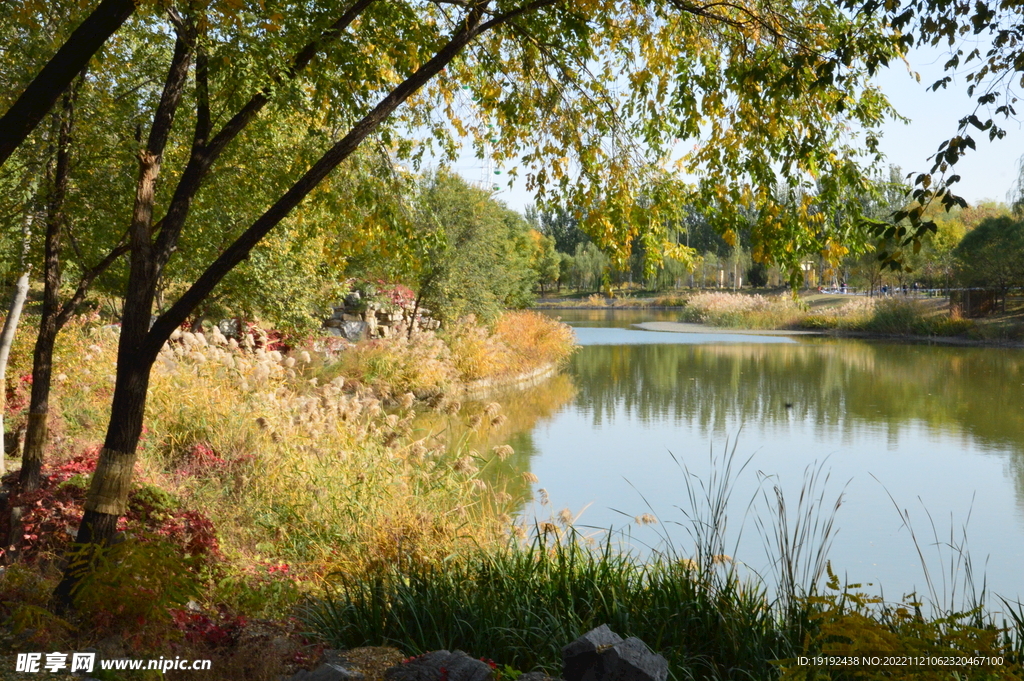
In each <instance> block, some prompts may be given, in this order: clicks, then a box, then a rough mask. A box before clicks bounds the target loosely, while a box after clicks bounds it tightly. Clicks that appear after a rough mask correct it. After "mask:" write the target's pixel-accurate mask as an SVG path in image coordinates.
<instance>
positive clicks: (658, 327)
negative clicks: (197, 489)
mask: <svg viewBox="0 0 1024 681" xmlns="http://www.w3.org/2000/svg"><path fill="white" fill-rule="evenodd" d="M633 326H635V327H636V328H638V329H643V330H644V331H671V332H673V333H729V334H738V335H743V336H823V335H825V333H824V332H823V331H811V330H786V329H783V330H771V329H730V328H724V327H721V326H707V325H705V324H690V323H688V322H643V323H641V324H634V325H633Z"/></svg>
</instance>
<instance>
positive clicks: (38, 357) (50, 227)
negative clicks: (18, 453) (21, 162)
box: [19, 72, 85, 491]
mask: <svg viewBox="0 0 1024 681" xmlns="http://www.w3.org/2000/svg"><path fill="white" fill-rule="evenodd" d="M84 76H85V74H84V72H83V73H82V74H81V75H80V77H79V80H78V86H77V87H75V88H74V89H72V90H69V91H68V92H66V93H64V104H63V107H62V110H61V113H60V126H59V132H58V134H57V162H56V164H55V168H54V172H53V188H52V190H51V194H50V200H49V202H48V206H47V211H46V246H45V252H44V256H43V309H42V315H41V318H40V321H39V333H38V335H37V336H36V346H35V349H34V350H33V353H32V397H31V401H30V403H29V410H28V427H27V428H26V430H25V448H24V451H23V453H22V458H21V475H20V477H19V480H20V483H21V488H22V490H23V491H29V490H34V489H36V488H37V487H38V486H39V475H40V471H41V470H42V466H43V452H44V450H45V448H46V425H47V423H46V422H47V415H48V413H49V410H50V383H51V376H52V373H53V347H54V343H55V341H56V339H57V332H58V331H59V330H60V326H59V325H58V322H57V317H58V314H59V313H60V310H59V309H58V302H59V301H58V296H59V294H60V242H61V236H62V231H63V226H64V197H65V196H66V195H67V188H68V175H69V169H70V165H71V164H70V158H71V131H72V128H73V127H74V100H75V96H76V94H77V91H78V88H79V87H81V84H82V82H83V81H84V79H85V78H84Z"/></svg>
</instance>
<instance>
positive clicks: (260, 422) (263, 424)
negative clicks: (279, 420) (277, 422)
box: [256, 416, 270, 430]
mask: <svg viewBox="0 0 1024 681" xmlns="http://www.w3.org/2000/svg"><path fill="white" fill-rule="evenodd" d="M256 424H257V425H258V426H259V427H260V429H262V430H267V429H268V428H270V422H269V421H267V419H266V418H264V417H262V416H261V417H259V418H258V419H256Z"/></svg>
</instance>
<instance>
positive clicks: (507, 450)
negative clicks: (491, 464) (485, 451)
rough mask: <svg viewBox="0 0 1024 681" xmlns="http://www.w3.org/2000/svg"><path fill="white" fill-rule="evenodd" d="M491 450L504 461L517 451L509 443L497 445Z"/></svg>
mask: <svg viewBox="0 0 1024 681" xmlns="http://www.w3.org/2000/svg"><path fill="white" fill-rule="evenodd" d="M491 451H493V452H494V455H495V456H497V457H498V459H499V460H500V461H504V460H505V459H507V458H508V457H510V456H512V455H513V454H515V453H516V451H515V450H514V449H512V447H511V446H509V445H501V446H499V447H495V448H494V449H492V450H491Z"/></svg>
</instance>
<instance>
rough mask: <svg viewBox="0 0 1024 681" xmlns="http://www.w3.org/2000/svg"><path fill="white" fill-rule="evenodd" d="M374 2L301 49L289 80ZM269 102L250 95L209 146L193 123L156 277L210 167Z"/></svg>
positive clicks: (266, 95) (159, 242) (158, 247)
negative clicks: (204, 142) (186, 160)
mask: <svg viewBox="0 0 1024 681" xmlns="http://www.w3.org/2000/svg"><path fill="white" fill-rule="evenodd" d="M373 2H375V0H356V2H355V3H354V4H353V5H352V6H351V7H349V8H348V10H346V11H345V13H344V14H343V15H342V16H341V17H339V18H338V20H337V21H335V22H334V23H333V24H331V26H329V27H328V28H327V29H325V30H324V31H323V32H322V33H321V34H320V36H319V37H318V38H317V39H315V40H312V41H310V42H309V43H308V44H307V45H306V46H305V47H303V48H302V49H301V50H300V51H299V52H298V54H296V55H295V58H294V60H293V61H292V66H291V67H290V68H289V69H288V78H295V77H296V76H297V75H298V74H299V71H301V70H302V69H303V68H305V67H306V66H307V65H308V64H309V62H310V61H311V60H312V59H313V57H314V56H315V55H316V52H317V50H318V49H320V48H322V47H323V46H324V45H325V44H326V43H328V42H330V41H332V40H336V39H337V38H338V37H339V36H341V35H342V33H343V32H344V31H345V29H347V28H348V27H349V25H350V24H351V23H352V22H353V21H355V20H356V18H357V17H358V16H359V15H360V14H362V12H363V11H364V10H365V9H366V8H367V7H369V6H370V5H371V4H373ZM197 66H198V61H197ZM197 78H198V71H197ZM269 101H270V89H269V88H264V89H263V91H261V92H259V93H257V94H255V95H253V97H252V99H250V100H249V101H248V102H246V103H245V105H244V106H242V108H241V109H239V111H238V113H236V114H235V115H234V116H232V117H231V119H230V120H229V121H228V122H227V123H225V124H224V127H222V128H221V130H220V132H218V133H217V134H216V136H214V138H213V139H212V140H210V142H209V143H208V144H199V143H198V142H199V140H200V139H201V138H202V139H204V141H205V135H208V134H209V132H208V131H207V132H206V133H205V134H204V135H200V132H201V130H200V122H199V120H197V121H196V138H195V140H194V142H193V145H192V153H191V156H190V158H189V161H188V164H187V165H186V166H185V170H184V171H183V172H182V174H181V178H180V179H179V180H178V186H177V187H176V188H175V190H174V196H173V197H172V199H171V204H170V207H169V208H168V209H167V213H166V215H164V217H163V219H162V220H161V221H160V222H161V229H160V233H159V235H158V236H157V239H156V244H155V246H154V249H155V253H156V258H157V260H156V271H157V273H158V274H159V272H161V271H162V270H163V268H164V267H165V266H166V265H167V261H168V260H169V259H170V257H171V254H172V253H173V252H174V249H175V248H176V247H177V243H178V238H179V236H180V235H181V230H182V228H183V227H184V225H185V220H186V219H187V218H188V213H189V210H190V208H191V205H192V199H193V198H195V195H196V194H197V193H198V192H199V188H200V187H201V186H202V183H203V180H204V179H205V178H206V175H207V173H208V172H209V170H210V167H211V166H212V165H213V163H214V162H215V161H216V160H217V158H218V157H219V156H220V154H221V152H223V151H224V149H225V148H226V147H227V145H228V144H229V143H230V142H231V141H232V140H233V139H235V137H237V136H238V134H239V133H241V132H242V130H244V129H245V127H246V126H247V125H249V123H250V122H252V120H253V119H254V118H255V117H256V114H258V113H259V112H260V110H261V109H262V108H263V107H264V106H266V104H267V102H269Z"/></svg>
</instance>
